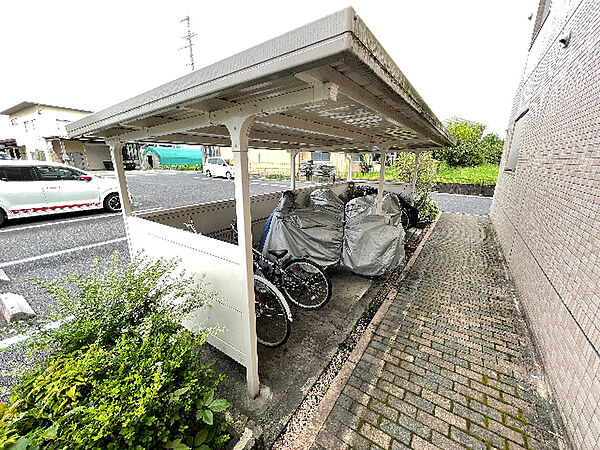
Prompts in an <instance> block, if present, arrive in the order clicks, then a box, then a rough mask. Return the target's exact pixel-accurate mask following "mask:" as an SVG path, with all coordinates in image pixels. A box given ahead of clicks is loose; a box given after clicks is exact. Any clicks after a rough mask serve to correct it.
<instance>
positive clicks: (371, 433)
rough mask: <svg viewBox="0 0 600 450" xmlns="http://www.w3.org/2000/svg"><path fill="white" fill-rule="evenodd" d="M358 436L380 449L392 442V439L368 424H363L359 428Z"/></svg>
mask: <svg viewBox="0 0 600 450" xmlns="http://www.w3.org/2000/svg"><path fill="white" fill-rule="evenodd" d="M360 434H362V435H363V436H364V437H366V438H367V439H368V440H370V441H372V442H374V443H375V444H377V445H379V446H380V447H385V448H387V447H388V446H389V445H390V442H392V438H391V437H390V436H389V435H387V434H385V433H384V432H383V431H381V430H379V429H377V428H375V427H373V426H372V425H371V424H369V423H365V424H363V426H362V427H360Z"/></svg>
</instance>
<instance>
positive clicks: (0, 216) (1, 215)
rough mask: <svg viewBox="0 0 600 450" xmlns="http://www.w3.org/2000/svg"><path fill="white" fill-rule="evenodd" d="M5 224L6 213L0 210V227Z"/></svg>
mask: <svg viewBox="0 0 600 450" xmlns="http://www.w3.org/2000/svg"><path fill="white" fill-rule="evenodd" d="M5 223H6V213H5V212H4V211H3V210H1V209H0V227H1V226H3V225H4V224H5Z"/></svg>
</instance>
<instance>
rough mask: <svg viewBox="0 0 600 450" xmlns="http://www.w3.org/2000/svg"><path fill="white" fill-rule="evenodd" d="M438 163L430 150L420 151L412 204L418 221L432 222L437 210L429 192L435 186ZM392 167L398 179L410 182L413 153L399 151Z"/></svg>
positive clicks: (413, 165)
mask: <svg viewBox="0 0 600 450" xmlns="http://www.w3.org/2000/svg"><path fill="white" fill-rule="evenodd" d="M438 165H439V163H438V161H436V160H435V159H433V155H432V153H431V152H421V153H420V154H419V167H418V168H417V184H416V188H415V194H414V195H415V197H414V198H415V201H414V206H415V207H416V208H417V209H418V210H419V222H422V223H430V222H432V221H433V219H435V218H436V217H437V215H438V212H439V210H438V207H437V203H435V202H434V201H433V200H431V199H430V198H429V192H431V191H432V190H433V188H434V186H435V180H436V177H437V171H438ZM394 169H395V170H396V179H397V180H398V181H403V182H405V183H410V182H412V177H413V174H414V171H415V155H414V153H399V154H398V156H397V157H396V159H395V160H394Z"/></svg>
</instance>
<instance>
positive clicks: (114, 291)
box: [27, 253, 213, 353]
mask: <svg viewBox="0 0 600 450" xmlns="http://www.w3.org/2000/svg"><path fill="white" fill-rule="evenodd" d="M177 265H178V262H177V261H175V260H170V261H167V260H164V259H158V260H153V259H151V258H148V257H145V256H143V255H138V256H137V257H135V258H133V260H132V261H131V263H129V264H122V263H121V262H120V260H119V258H118V256H117V254H116V253H115V254H114V255H113V256H112V257H111V258H110V260H109V261H108V262H107V264H106V265H105V266H102V265H101V263H100V260H96V262H95V263H94V265H93V266H92V268H91V271H90V274H89V275H87V276H83V275H73V276H70V277H67V278H66V279H65V280H64V282H61V281H59V280H52V281H49V282H48V281H44V280H41V279H36V280H34V283H35V284H36V285H38V286H41V287H42V288H43V289H44V290H46V291H47V292H48V293H49V294H50V295H51V296H52V297H53V298H54V300H55V301H56V305H55V306H54V308H53V312H52V313H51V314H49V315H48V316H47V317H46V320H47V321H56V320H61V319H64V318H65V317H72V320H69V321H67V322H65V323H64V324H63V325H62V326H61V327H60V328H59V329H58V330H56V331H54V330H50V331H43V332H40V333H38V334H36V335H35V338H34V339H31V340H29V341H28V342H27V345H29V346H30V347H36V348H38V347H39V348H46V347H49V346H52V348H53V349H54V351H55V352H58V353H70V352H73V351H75V350H78V349H80V348H81V347H84V346H87V345H90V344H93V343H98V344H100V345H102V346H107V345H108V346H110V345H114V344H115V343H116V342H117V341H118V340H119V339H120V336H121V334H123V333H124V332H129V331H136V330H137V329H138V328H139V327H140V326H142V325H143V324H144V323H145V322H146V321H148V320H150V319H151V320H153V321H161V322H162V323H163V326H164V327H168V328H169V329H171V330H175V329H177V328H178V327H179V322H180V321H181V319H182V318H184V317H187V316H189V315H191V314H192V313H193V311H195V310H197V309H199V308H201V307H203V306H205V305H206V304H208V302H209V301H210V300H211V299H212V297H213V294H209V293H208V292H206V291H205V289H204V284H203V283H201V282H198V280H196V279H194V277H187V276H186V274H185V273H183V272H182V273H180V274H179V275H175V273H174V271H175V270H176V268H177Z"/></svg>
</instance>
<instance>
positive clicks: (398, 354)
mask: <svg viewBox="0 0 600 450" xmlns="http://www.w3.org/2000/svg"><path fill="white" fill-rule="evenodd" d="M498 248H499V247H498V245H497V243H496V242H495V237H494V233H493V231H492V229H491V224H490V222H489V219H488V218H487V217H474V216H468V215H457V214H443V215H442V216H441V218H440V220H439V222H438V224H437V226H436V228H435V229H434V230H433V232H432V234H431V236H430V237H429V240H428V242H427V243H426V244H425V246H424V247H423V249H422V251H421V253H420V255H419V257H418V258H417V260H416V261H415V264H414V265H413V267H412V269H411V270H410V272H408V273H407V274H406V277H405V278H404V280H403V281H402V282H401V283H400V284H399V285H397V286H395V290H396V294H395V298H394V299H393V301H392V303H391V305H390V307H389V309H388V310H387V313H386V314H385V316H384V317H383V318H382V321H381V323H380V324H379V325H378V326H377V328H376V330H375V334H374V337H373V338H372V339H371V341H370V343H369V345H368V346H367V348H366V350H365V352H364V354H363V355H362V357H361V358H360V361H359V362H358V363H357V365H356V368H355V369H354V373H353V374H352V376H351V377H350V379H349V381H348V383H347V384H346V386H345V387H344V389H343V391H342V393H341V395H340V396H339V397H338V399H337V401H336V404H335V406H334V408H333V409H332V411H331V413H330V415H329V417H328V418H327V420H326V422H325V426H324V427H323V428H322V431H321V432H320V433H319V435H318V438H317V440H316V441H315V445H314V448H319V447H323V448H347V447H351V448H358V449H363V448H364V449H369V450H379V449H381V448H384V449H390V448H391V449H395V450H406V449H409V448H412V449H430V448H442V449H448V450H454V449H462V448H465V447H466V448H472V449H482V450H483V449H485V448H486V446H489V447H491V448H501V449H504V450H506V449H512V448H515V449H521V448H526V447H527V448H531V449H533V448H537V447H536V446H539V448H542V449H544V448H559V447H560V445H559V443H558V442H557V441H556V440H555V439H554V440H553V437H552V435H551V434H550V433H548V431H547V430H552V429H553V428H552V427H553V425H552V420H551V415H550V413H549V411H552V406H551V405H550V404H549V403H548V402H547V400H545V399H543V398H541V397H540V396H539V394H538V391H537V389H536V388H535V386H533V385H532V383H531V377H530V375H529V373H534V372H537V371H538V370H539V369H538V368H537V366H535V365H534V360H533V359H532V356H531V355H533V354H534V352H533V349H532V347H531V346H532V338H531V335H530V333H529V331H528V330H527V328H526V321H524V320H523V316H522V315H521V312H520V311H519V309H518V308H517V307H516V304H515V298H516V295H515V289H514V286H513V284H512V282H511V280H510V279H509V278H507V273H509V272H508V270H507V268H506V263H505V261H504V259H503V257H502V256H501V255H500V254H499V252H498ZM390 298H393V297H390ZM521 412H522V413H523V414H524V416H525V419H527V423H524V422H523V421H521V420H520V419H519V417H520V415H521ZM321 434H323V436H321Z"/></svg>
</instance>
